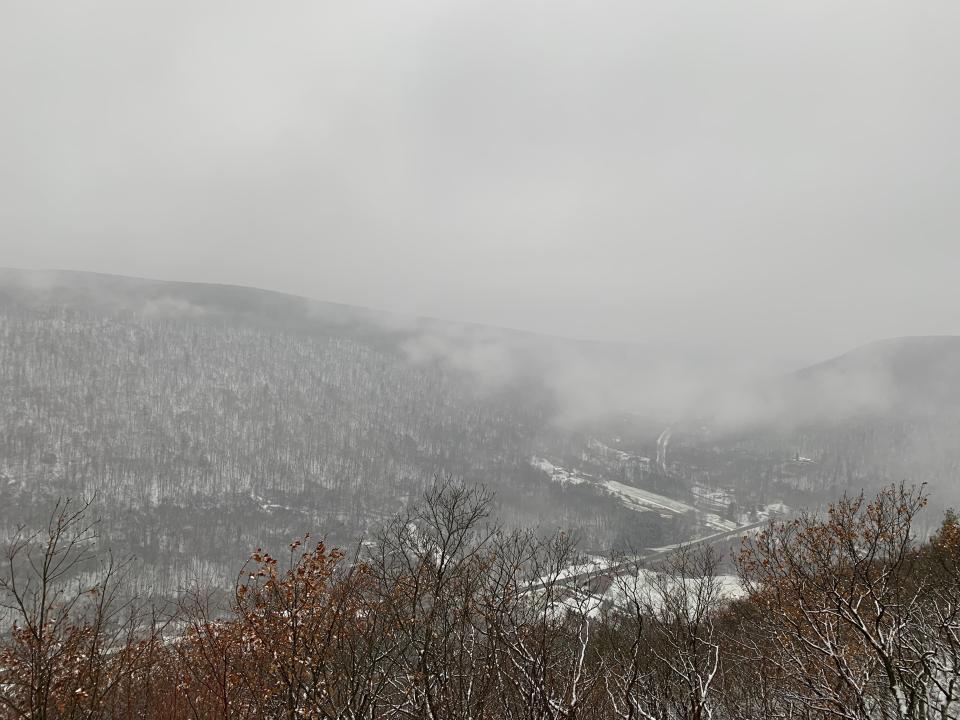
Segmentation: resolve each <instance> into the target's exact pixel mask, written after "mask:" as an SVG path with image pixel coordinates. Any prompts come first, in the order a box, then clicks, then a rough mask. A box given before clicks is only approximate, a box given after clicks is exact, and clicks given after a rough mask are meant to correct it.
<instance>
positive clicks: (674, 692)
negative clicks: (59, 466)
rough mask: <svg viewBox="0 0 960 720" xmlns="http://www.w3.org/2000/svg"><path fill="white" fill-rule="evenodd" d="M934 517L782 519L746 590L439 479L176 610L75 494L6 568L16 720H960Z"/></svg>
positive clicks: (707, 563) (11, 709) (956, 663)
mask: <svg viewBox="0 0 960 720" xmlns="http://www.w3.org/2000/svg"><path fill="white" fill-rule="evenodd" d="M924 503H925V499H924V496H923V493H922V491H921V490H919V489H915V488H910V487H906V486H899V487H891V488H888V489H886V490H885V491H883V492H882V493H880V494H879V495H878V496H877V497H876V498H875V499H873V500H872V501H869V502H868V501H867V500H865V499H864V498H863V497H857V498H847V499H844V500H842V501H840V502H839V503H837V504H836V505H835V506H832V507H831V508H829V510H828V511H827V513H826V514H825V515H824V516H822V517H820V516H815V515H805V516H802V517H799V518H797V519H795V520H791V521H787V522H778V523H772V524H771V525H770V527H769V528H768V529H767V530H766V531H765V532H763V533H760V534H759V535H757V536H756V537H754V538H751V539H749V540H748V541H745V543H744V546H743V549H742V552H741V555H740V557H739V558H738V559H737V565H738V569H739V575H740V581H741V583H742V585H743V589H744V594H743V595H742V597H740V598H739V599H735V600H732V599H731V598H730V597H729V596H728V595H726V594H725V591H724V583H723V582H722V578H721V577H720V575H719V569H720V567H721V564H722V558H721V557H720V556H719V555H718V554H717V553H716V552H715V551H714V550H712V549H710V548H680V549H679V550H678V551H677V552H676V553H675V554H674V556H673V557H671V558H670V559H669V560H667V561H666V562H665V563H663V564H662V565H661V566H659V567H657V568H655V569H647V570H641V569H640V568H637V567H632V568H630V567H629V564H628V563H623V562H622V563H618V564H610V563H608V564H597V563H591V562H587V561H586V560H585V559H584V558H581V557H579V556H578V554H577V552H576V550H575V547H574V543H573V541H572V540H571V539H570V538H569V537H567V536H565V535H564V534H562V533H559V534H556V535H554V536H552V537H548V538H543V537H541V536H538V535H537V534H535V533H532V532H528V533H524V532H510V533H507V532H504V531H502V530H501V529H500V528H498V527H496V526H495V525H491V524H490V523H489V522H488V511H489V507H490V497H489V495H488V494H487V493H486V492H485V491H484V490H482V489H479V488H467V487H463V486H460V485H457V484H455V483H446V484H439V485H438V486H437V487H436V488H434V489H433V490H431V491H430V492H428V493H427V494H426V496H425V498H424V500H423V502H422V503H421V504H420V505H419V506H417V507H416V508H415V509H413V510H410V511H408V512H405V513H403V514H401V515H399V516H397V517H396V518H395V520H394V521H393V522H391V523H390V524H388V525H387V526H386V527H385V528H384V529H383V530H382V531H381V532H380V533H379V534H378V535H377V536H376V537H375V538H373V539H371V540H370V541H368V542H367V543H364V544H363V545H362V546H361V547H360V548H359V549H358V551H357V553H356V554H355V555H351V556H350V557H349V558H348V557H347V556H346V555H345V554H344V553H343V552H342V551H340V550H337V549H332V548H328V547H326V546H325V544H324V543H322V542H312V541H311V540H310V538H309V537H304V538H303V539H301V540H297V541H295V542H293V543H291V544H290V546H289V547H288V548H287V551H286V552H285V553H284V554H283V557H281V558H277V557H274V556H272V555H270V554H269V553H267V552H264V551H261V550H258V551H256V552H255V553H254V554H253V555H252V557H251V559H250V561H249V563H248V564H247V566H246V567H244V569H243V571H242V573H241V575H240V577H239V579H238V581H237V584H236V587H235V592H234V593H233V598H232V601H231V603H230V607H229V608H227V609H226V610H221V609H218V608H217V607H216V606H215V604H214V603H213V602H212V601H211V600H210V597H209V596H207V595H203V594H202V593H199V592H194V593H189V594H186V595H185V596H184V597H183V598H182V599H181V601H180V603H179V607H178V608H177V610H176V612H174V613H172V614H171V613H167V614H163V616H162V617H161V613H159V612H157V611H154V610H147V609H146V608H145V606H144V605H142V604H139V603H136V602H134V601H132V600H129V599H126V598H125V597H124V596H123V594H122V593H120V592H119V590H118V588H120V587H121V586H122V582H121V581H122V576H123V567H122V566H121V567H118V566H116V565H114V564H113V563H112V562H111V561H109V560H107V561H106V562H104V561H101V560H98V558H97V557H96V556H95V555H94V554H93V552H92V540H93V538H94V535H93V534H92V528H93V525H92V524H89V523H88V522H87V520H86V516H87V512H86V510H87V508H85V507H80V508H75V507H73V506H72V505H71V504H70V503H63V504H61V505H59V506H58V507H57V508H56V509H55V511H54V513H53V514H52V515H51V519H50V523H49V526H48V527H47V528H45V529H44V530H43V531H42V532H40V533H37V534H34V535H29V534H26V533H21V534H20V535H18V536H17V537H16V538H14V540H13V541H12V542H11V543H10V544H9V546H8V547H7V549H6V552H5V554H4V560H5V562H6V565H7V567H6V569H5V570H6V572H5V574H4V575H3V577H2V579H0V591H2V602H3V603H4V608H6V612H7V617H9V618H12V620H13V622H12V624H11V626H10V627H9V629H8V631H7V633H6V636H5V637H4V640H3V642H2V645H0V718H4V719H6V718H31V719H34V718H37V719H39V718H50V719H53V718H155V719H157V720H160V719H170V720H174V719H176V720H180V719H184V720H186V719H200V718H223V719H228V718H230V719H233V718H235V719H237V720H241V719H243V718H251V719H253V718H288V719H290V720H293V719H294V718H330V719H333V718H337V719H341V718H342V719H344V720H347V719H350V720H353V719H361V718H364V719H367V718H369V719H370V720H375V719H379V718H411V719H413V718H418V719H419V718H429V719H436V720H440V719H451V720H454V719H456V720H472V719H474V718H475V719H477V720H482V719H485V718H490V719H491V720H493V719H495V718H527V719H530V720H533V719H535V718H536V719H543V720H561V719H566V720H574V719H575V718H582V719H583V720H590V719H592V718H604V719H606V718H610V719H617V720H619V719H623V720H634V719H636V720H641V719H648V720H653V719H656V720H674V719H677V720H680V719H684V720H706V719H708V718H731V719H744V720H746V719H747V718H758V719H759V718H810V719H813V718H851V719H853V718H856V719H858V720H867V719H872V718H904V719H905V718H941V719H943V718H956V717H958V716H960V707H958V703H957V693H958V687H957V682H958V679H960V618H958V612H960V576H958V561H960V525H958V522H957V520H956V518H955V517H954V516H953V515H950V514H948V516H947V518H946V520H945V521H944V524H943V526H942V528H941V529H940V531H939V532H938V533H937V534H936V535H935V536H934V537H932V538H931V539H930V540H929V541H928V542H926V543H917V542H915V540H914V538H913V535H912V530H911V528H912V523H913V520H914V518H915V516H916V514H917V513H918V512H919V511H920V509H921V508H922V507H923V505H924ZM87 578H93V579H92V580H87ZM599 588H606V589H607V590H608V592H607V594H606V595H600V594H598V593H599ZM611 597H613V598H616V601H615V602H610V601H609V598H611ZM604 598H606V599H604Z"/></svg>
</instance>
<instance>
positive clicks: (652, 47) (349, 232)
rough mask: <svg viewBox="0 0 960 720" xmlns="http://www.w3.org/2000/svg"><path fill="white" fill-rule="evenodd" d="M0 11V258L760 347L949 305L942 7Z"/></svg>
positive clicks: (741, 353) (904, 326)
mask: <svg viewBox="0 0 960 720" xmlns="http://www.w3.org/2000/svg"><path fill="white" fill-rule="evenodd" d="M2 10H3V22H0V103H2V112H0V157H2V158H3V162H2V163H0V258H2V264H4V265H12V266H23V267H39V268H42V267H66V268H77V269H87V270H99V271H107V272H116V273H122V274H132V275H139V276H149V277H161V278H166V279H178V280H204V281H215V282H225V283H236V284H244V285H252V286H257V287H267V288H272V289H276V290H281V291H285V292H292V293H295V294H299V295H303V296H308V297H315V298H320V299H325V300H334V301H339V302H344V303H349V304H355V305H361V306H366V307H373V308H380V309H384V310H393V311H396V312H397V313H399V314H401V315H428V316H434V317H440V318H445V319H454V320H464V321H474V322H480V323H485V324H492V325H500V326H507V327H517V328H526V329H532V330H537V331H540V332H544V333H548V334H559V335H566V336H574V337H582V338H593V339H604V340H630V341H650V342H653V343H656V344H658V345H661V346H676V345H678V344H684V343H686V344H689V345H695V346H697V347H706V348H707V349H708V350H709V351H710V352H716V353H719V354H722V355H724V356H726V357H733V358H734V359H735V360H736V363H735V364H736V365H739V366H748V365H750V366H760V367H767V368H771V369H773V368H776V369H779V370H786V369H788V368H790V367H794V366H800V365H803V364H805V363H806V362H810V361H814V360H816V359H819V358H821V357H824V356H827V355H830V354H834V353H837V352H841V351H843V350H845V349H847V348H849V347H852V346H854V345H857V344H860V343H863V342H867V341H869V340H873V339H876V338H880V337H888V336H896V335H904V334H932V333H956V332H960V310H958V309H957V308H960V295H958V290H957V283H956V278H955V273H956V267H957V266H958V264H960V249H958V243H957V242H956V236H957V233H958V230H960V214H958V213H960V210H958V207H957V203H956V202H955V196H956V188H957V185H958V182H960V142H958V139H957V133H956V132H955V128H956V127H957V126H958V125H960V94H958V93H956V92H955V91H954V90H953V87H954V86H955V84H956V83H955V79H956V76H957V72H958V70H960V47H958V45H957V43H956V42H955V38H954V33H953V32H952V29H953V28H954V27H956V23H957V21H958V20H960V6H957V5H956V4H955V3H949V2H942V1H940V0H933V1H932V2H925V3H923V4H922V5H916V4H906V3H886V2H879V3H878V2H867V1H866V0H855V1H854V2H850V3H841V4H838V3H835V2H827V1H826V0H812V1H811V2H804V3H794V4H786V5H785V4H782V3H775V4H771V3H767V2H761V1H760V0H734V2H729V3H719V4H698V5H691V4H685V3H677V2H666V1H663V2H660V1H658V2H627V1H625V0H601V1H600V2H589V3H587V2H576V1H570V2H566V1H564V2H559V3H558V2H546V0H522V1H521V2H516V1H514V0H510V1H509V2H507V1H506V0H493V1H490V0H485V1H483V2H480V1H479V0H453V1H449V0H443V1H442V2H441V1H440V0H405V1H404V2H395V3H386V2H351V3H328V2H312V1H311V2H307V1H305V0H304V1H295V2H289V3H284V4H283V5H281V6H277V5H265V4H263V3H254V2H250V1H249V0H241V1H240V2H229V3H228V2H225V0H213V1H212V2H207V3H204V4H203V5H202V6H199V5H197V4H196V3H186V2H182V0H178V1H175V2H159V1H154V0H151V1H149V2H140V3H128V2H121V1H120V0H89V1H85V2H70V1H67V0H51V2H43V3H28V2H19V3H18V2H8V3H4V4H3V7H2ZM414 349H415V350H417V352H427V353H428V354H429V352H433V351H431V350H430V349H429V348H419V349H417V348H414ZM462 361H463V362H464V363H466V364H468V365H469V364H471V363H474V362H480V363H482V364H487V363H489V364H490V365H492V366H494V367H496V366H498V365H499V364H500V363H501V362H502V358H498V357H496V352H495V351H493V350H492V349H491V348H489V347H488V348H486V350H483V352H482V353H481V355H480V356H478V357H476V358H471V357H466V358H463V359H462ZM498 372H500V371H498ZM671 384H672V383H671V381H669V380H664V382H663V385H671ZM676 385H677V386H678V390H677V391H678V392H686V391H685V390H683V386H685V385H687V383H686V381H681V382H679V383H676ZM656 389H657V388H651V390H650V392H649V393H644V394H647V395H648V396H650V397H653V396H655V395H656V392H655V391H656Z"/></svg>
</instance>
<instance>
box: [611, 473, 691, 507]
mask: <svg viewBox="0 0 960 720" xmlns="http://www.w3.org/2000/svg"><path fill="white" fill-rule="evenodd" d="M599 484H600V485H601V486H602V487H605V488H606V489H607V490H608V491H610V492H611V493H613V494H614V495H616V496H617V497H619V498H620V499H621V500H622V501H623V504H624V505H626V506H627V507H631V508H635V509H645V510H654V511H657V512H669V513H673V514H675V515H683V514H685V513H688V512H691V511H692V510H693V508H692V507H691V506H690V505H687V504H686V503H682V502H680V501H679V500H672V499H670V498H668V497H664V496H663V495H657V494H656V493H652V492H650V491H649V490H641V489H640V488H635V487H631V486H630V485H624V484H623V483H621V482H617V481H616V480H605V481H603V482H602V483H599Z"/></svg>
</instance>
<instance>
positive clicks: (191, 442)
mask: <svg viewBox="0 0 960 720" xmlns="http://www.w3.org/2000/svg"><path fill="white" fill-rule="evenodd" d="M77 278H78V279H77ZM68 279H69V278H68ZM8 280H9V277H8ZM137 283H138V281H129V280H122V279H107V280H105V281H102V282H101V281H96V278H95V277H94V279H93V280H91V278H90V277H89V276H75V278H74V279H72V280H70V282H63V281H60V282H58V284H52V285H50V286H47V287H40V288H38V287H33V286H24V285H22V284H21V285H16V284H14V283H12V282H9V283H8V284H7V285H6V286H5V287H4V292H3V293H0V297H2V299H3V302H2V304H0V522H2V524H3V526H4V527H3V530H4V531H9V530H10V529H11V528H12V527H14V526H15V525H16V524H19V523H22V522H27V523H34V522H36V521H37V520H38V519H39V515H40V514H42V513H43V512H45V510H46V508H47V507H49V503H50V502H51V500H52V499H53V498H56V497H59V496H73V497H85V498H89V497H96V502H95V506H96V508H97V509H98V511H99V512H101V513H102V514H103V517H104V521H105V522H104V525H103V527H104V529H105V531H106V533H107V534H108V535H109V536H110V539H112V540H113V541H115V542H117V543H120V544H123V545H124V546H125V547H128V548H129V549H130V551H131V552H133V553H135V554H136V555H137V556H139V557H141V558H142V559H143V560H145V561H146V563H147V567H146V568H145V570H144V573H145V577H144V582H145V583H149V584H152V585H153V586H155V587H157V588H159V589H163V590H167V591H169V590H172V589H174V588H176V587H177V586H179V585H182V584H184V583H185V582H187V581H188V580H189V579H191V578H193V577H195V576H196V577H199V578H202V579H205V580H208V581H216V582H218V583H220V582H224V581H225V580H226V579H228V578H229V577H230V574H231V573H232V572H233V570H234V568H235V566H236V563H237V561H238V560H239V559H241V558H243V557H245V556H246V554H247V553H248V552H249V550H250V548H252V547H256V546H259V545H266V544H271V543H275V542H278V541H281V542H282V541H285V540H286V539H287V538H289V537H291V536H293V535H296V534H299V533H302V532H306V531H322V532H324V533H327V534H329V535H330V536H331V537H332V538H335V539H336V540H337V541H338V542H341V543H349V542H351V541H352V540H353V539H354V538H357V537H359V536H360V535H361V534H362V533H363V532H365V531H366V530H367V529H368V528H370V527H372V526H374V525H376V524H377V523H379V522H381V521H382V520H383V518H384V517H386V516H388V515H389V514H390V513H392V512H394V511H396V509H397V508H398V507H402V506H403V505H404V504H405V503H406V502H407V500H408V498H410V497H411V496H413V497H416V496H419V494H420V493H421V492H422V491H423V488H424V487H426V486H427V485H428V484H429V483H431V482H432V480H433V478H434V476H435V475H437V474H440V475H447V474H449V475H453V476H456V477H458V478H462V479H465V480H467V481H481V480H482V481H483V482H485V483H487V484H489V485H490V486H491V487H493V488H495V489H496V491H497V502H498V505H499V507H500V513H501V515H502V517H503V519H504V520H505V521H506V522H508V523H513V524H517V525H521V524H522V525H526V526H537V525H544V526H545V527H546V528H547V529H549V528H555V527H557V526H560V525H562V526H564V527H570V528H577V529H580V530H582V531H583V533H584V536H585V539H586V541H587V542H590V543H593V544H596V545H600V546H604V545H606V546H609V545H610V544H611V543H612V540H613V538H615V537H621V536H624V535H625V534H626V535H629V536H632V537H635V538H639V539H642V540H650V541H660V540H662V539H664V538H663V536H662V525H663V523H661V522H660V521H659V518H657V517H656V516H652V517H640V516H638V515H637V514H636V513H631V512H629V511H626V510H623V509H622V508H619V507H618V506H617V504H616V503H615V502H612V501H611V502H609V503H604V500H603V498H598V497H593V496H586V497H584V496H583V494H582V492H579V491H577V490H576V489H572V488H568V489H564V488H560V487H556V486H554V485H553V484H551V483H549V482H548V481H546V480H545V479H544V478H543V477H542V475H541V474H540V473H538V472H537V471H535V470H534V469H532V468H531V467H530V457H531V455H532V453H533V452H534V451H535V450H536V449H537V448H542V447H544V445H545V444H546V445H549V446H552V447H565V446H566V443H567V442H568V441H569V438H568V435H566V434H564V433H560V432H559V431H557V430H555V429H554V428H553V427H552V425H551V423H550V418H551V414H552V412H553V406H552V397H551V395H550V394H549V393H548V392H547V391H546V389H545V388H544V387H543V386H542V385H538V384H536V383H532V382H519V381H516V382H506V383H501V384H498V385H489V384H487V385H485V384H482V383H479V382H477V378H476V375H475V374H472V373H470V372H469V371H468V370H466V369H464V368H463V367H458V366H456V364H454V363H451V362H448V361H446V360H445V359H443V358H431V359H428V360H426V361H416V360H414V359H411V357H410V355H409V353H407V352H404V351H403V349H402V344H403V341H404V339H405V338H406V337H408V336H409V334H410V332H409V330H404V329H402V328H401V329H400V330H397V329H387V328H384V327H383V323H381V324H377V323H375V322H373V321H372V320H371V318H372V317H373V315H372V314H364V312H363V311H355V310H350V309H343V308H338V307H337V306H320V308H319V310H317V309H316V308H313V309H311V308H310V307H309V306H307V305H306V301H300V300H298V299H296V298H288V297H286V296H276V295H273V294H268V293H259V292H258V291H242V290H240V289H236V288H227V289H223V290H222V292H220V291H219V289H218V288H210V287H204V286H199V287H195V286H185V287H186V289H185V290H182V291H181V287H180V286H172V287H167V286H165V285H164V284H162V283H148V282H146V281H144V283H143V284H142V285H140V284H137ZM585 500H586V502H585Z"/></svg>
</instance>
